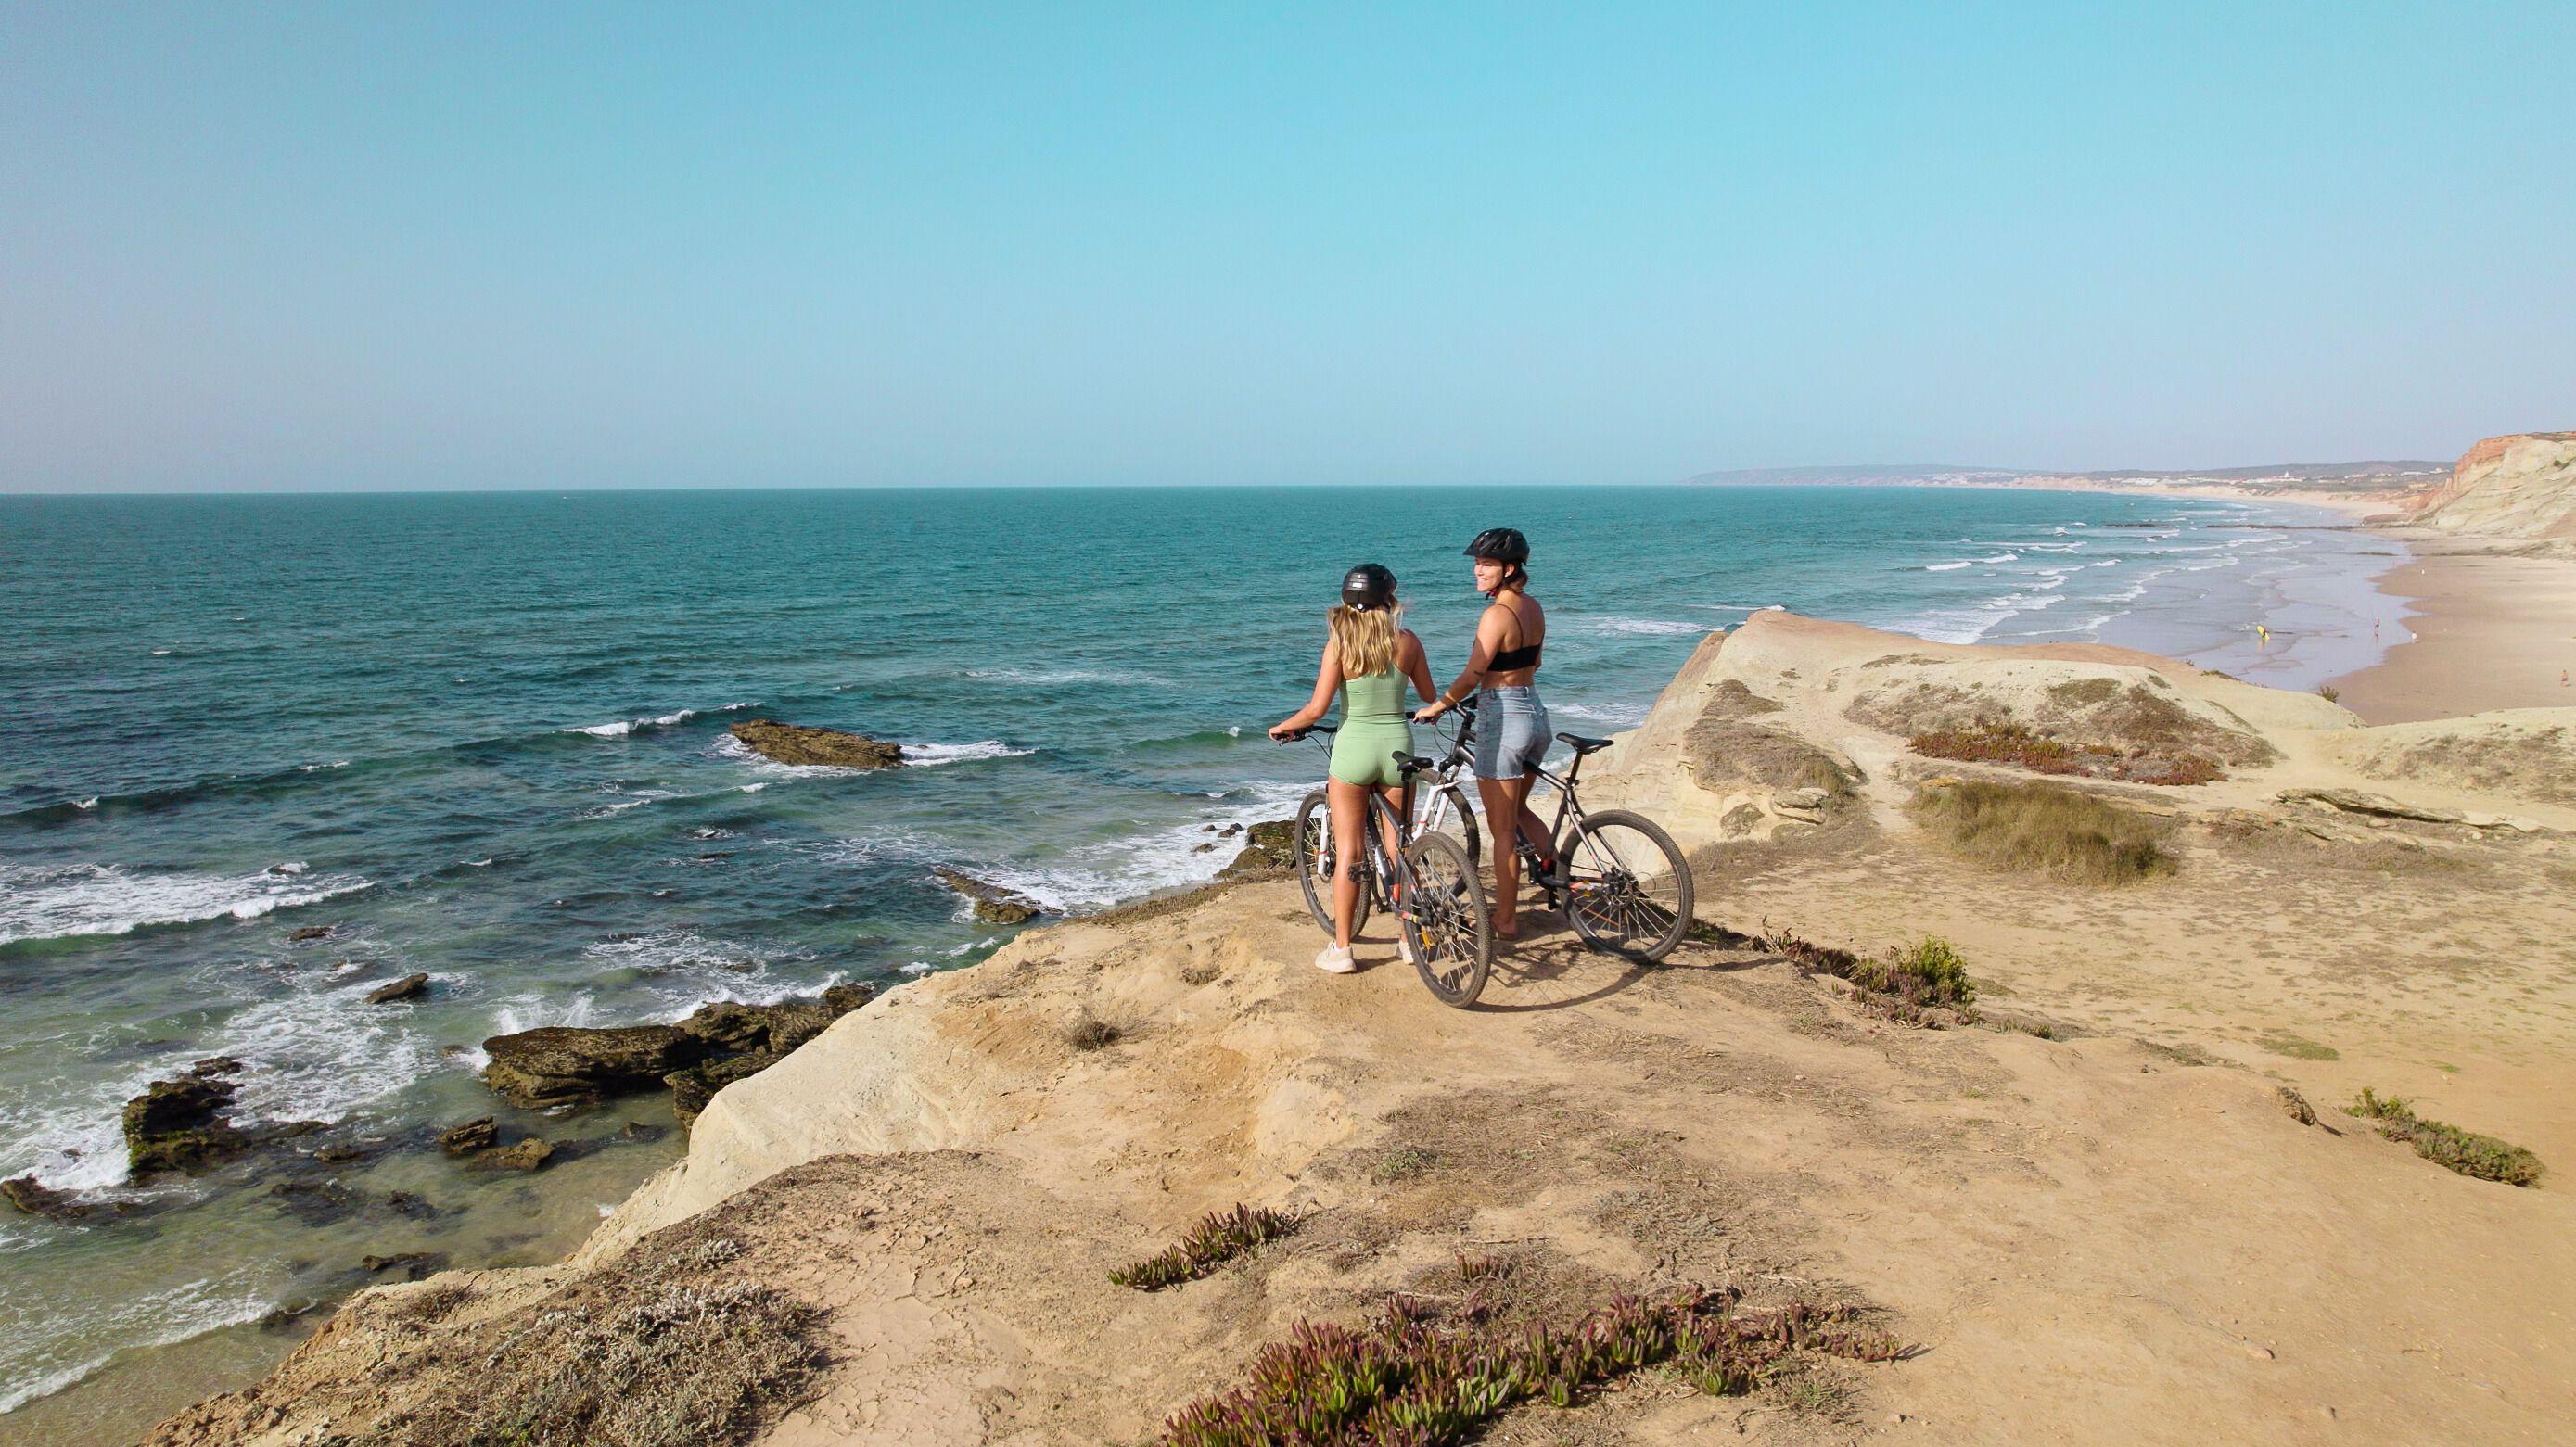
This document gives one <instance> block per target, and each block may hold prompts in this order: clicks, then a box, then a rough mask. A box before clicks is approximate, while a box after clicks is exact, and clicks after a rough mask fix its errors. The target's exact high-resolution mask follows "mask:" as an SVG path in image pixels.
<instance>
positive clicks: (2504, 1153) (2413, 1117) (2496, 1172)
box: [2343, 1085, 2541, 1186]
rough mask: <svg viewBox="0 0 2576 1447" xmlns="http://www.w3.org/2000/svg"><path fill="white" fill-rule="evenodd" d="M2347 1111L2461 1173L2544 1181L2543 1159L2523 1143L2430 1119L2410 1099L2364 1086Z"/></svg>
mask: <svg viewBox="0 0 2576 1447" xmlns="http://www.w3.org/2000/svg"><path fill="white" fill-rule="evenodd" d="M2343 1109H2344V1114H2346V1115H2355V1116H2359V1117H2361V1118H2362V1119H2364V1120H2367V1121H2370V1122H2371V1123H2373V1124H2375V1125H2377V1126H2378V1127H2379V1133H2380V1134H2381V1135H2384V1136H2386V1137H2388V1138H2389V1139H2390V1140H2393V1141H2404V1142H2405V1143H2406V1144H2408V1145H2410V1146H2413V1147H2414V1148H2415V1154H2417V1155H2419V1156H2422V1157H2423V1158H2424V1159H2426V1160H2428V1161H2431V1162H2432V1163H2434V1164H2435V1165H2437V1166H2442V1167H2445V1168H2447V1169H2450V1170H2454V1171H2457V1172H2459V1173H2460V1174H2461V1175H2464V1176H2475V1177H2477V1178H2478V1179H2479V1180H2481V1181H2502V1182H2504V1183H2505V1184H2506V1185H2508V1186H2528V1185H2532V1184H2534V1183H2536V1182H2538V1181H2539V1179H2540V1173H2541V1165H2540V1157H2538V1156H2536V1155H2533V1154H2532V1153H2531V1152H2529V1151H2527V1150H2525V1149H2523V1148H2522V1147H2520V1146H2518V1145H2514V1144H2512V1143H2511V1142H2508V1141H2500V1140H2497V1139H2496V1138H2495V1137H2494V1136H2491V1135H2479V1134H2478V1133H2477V1132H2475V1131H2466V1130H2462V1129H2460V1128H2459V1127H2458V1126H2455V1125H2451V1124H2449V1123H2447V1122H2445V1121H2438V1120H2426V1119H2424V1118H2423V1117H2422V1116H2419V1115H2417V1114H2416V1113H2415V1108H2414V1106H2413V1104H2412V1103H2411V1102H2409V1101H2406V1100H2403V1099H2401V1098H2399V1097H2397V1096H2393V1095H2381V1094H2379V1093H2378V1092H2376V1091H2374V1090H2372V1089H2371V1088H2370V1087H2369V1086H2366V1085H2365V1086H2363V1087H2362V1088H2361V1094H2360V1095H2359V1096H2356V1097H2355V1098H2354V1099H2353V1102H2352V1104H2350V1105H2347V1106H2345V1107H2344V1108H2343Z"/></svg>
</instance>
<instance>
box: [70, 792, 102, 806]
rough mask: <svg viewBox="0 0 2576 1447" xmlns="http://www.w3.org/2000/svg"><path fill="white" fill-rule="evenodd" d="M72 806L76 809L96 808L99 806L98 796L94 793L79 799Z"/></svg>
mask: <svg viewBox="0 0 2576 1447" xmlns="http://www.w3.org/2000/svg"><path fill="white" fill-rule="evenodd" d="M72 807H73V808H75V809H95V808H97V807H98V796H97V795H96V794H92V795H90V796H89V797H88V798H86V799H81V800H77V801H75V802H74V803H73V805H72Z"/></svg>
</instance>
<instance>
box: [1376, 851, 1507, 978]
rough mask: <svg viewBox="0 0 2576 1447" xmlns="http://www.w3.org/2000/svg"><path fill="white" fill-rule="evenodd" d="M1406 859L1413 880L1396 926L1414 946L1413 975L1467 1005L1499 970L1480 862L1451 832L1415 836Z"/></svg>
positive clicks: (1409, 885) (1409, 880)
mask: <svg viewBox="0 0 2576 1447" xmlns="http://www.w3.org/2000/svg"><path fill="white" fill-rule="evenodd" d="M1404 860H1405V873H1406V875H1407V876H1408V878H1407V880H1406V884H1405V891H1404V904H1403V905H1402V907H1400V908H1399V909H1398V910H1397V911H1396V924H1397V928H1398V929H1400V930H1401V931H1402V932H1403V935H1404V941H1405V943H1406V944H1408V945H1410V946H1411V947H1412V950H1413V969H1414V973H1416V974H1418V975H1420V976H1421V977H1422V983H1423V986H1424V988H1426V989H1428V990H1430V991H1431V998H1433V999H1435V1000H1438V1001H1439V1002H1440V1003H1441V1004H1443V1005H1448V1006H1452V1007H1454V1008H1456V1009H1460V1010H1463V1009H1466V1008H1467V1007H1468V1006H1470V1005H1473V1004H1475V1003H1476V997H1477V996H1478V995H1479V994H1481V993H1483V992H1484V988H1485V980H1486V978H1487V977H1488V976H1489V975H1491V974H1492V973H1493V968H1494V916H1493V912H1492V911H1491V910H1489V909H1487V908H1486V907H1485V891H1484V887H1483V886H1481V885H1479V884H1478V883H1477V882H1476V866H1475V865H1473V864H1471V863H1469V862H1468V859H1467V851H1465V850H1463V849H1461V848H1459V847H1458V842H1457V841H1456V840H1454V839H1451V838H1450V837H1449V836H1448V835H1446V834H1426V835H1424V836H1422V837H1421V838H1419V839H1416V840H1414V841H1413V842H1412V843H1411V844H1408V845H1406V846H1405V849H1404Z"/></svg>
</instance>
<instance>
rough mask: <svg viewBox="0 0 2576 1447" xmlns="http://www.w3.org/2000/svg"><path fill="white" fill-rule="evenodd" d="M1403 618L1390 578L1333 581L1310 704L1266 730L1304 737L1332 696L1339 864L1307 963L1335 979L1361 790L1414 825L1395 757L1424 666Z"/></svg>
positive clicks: (1345, 927) (1420, 692)
mask: <svg viewBox="0 0 2576 1447" xmlns="http://www.w3.org/2000/svg"><path fill="white" fill-rule="evenodd" d="M1403 618H1404V607H1403V605H1402V604H1400V603H1398V602H1396V600H1395V574H1393V573H1390V572H1388V571H1387V570H1386V569H1384V568H1382V567H1380V566H1378V565H1377V564H1375V563H1362V564H1360V565H1359V566H1358V567H1356V568H1353V569H1351V570H1350V572H1349V573H1348V574H1347V575H1345V576H1344V577H1343V579H1342V603H1341V606H1340V607H1338V608H1335V609H1334V610H1333V611H1332V612H1331V613H1329V614H1327V615H1326V630H1325V637H1324V661H1323V666H1322V667H1321V668H1319V669H1317V670H1316V673H1315V696H1314V697H1313V698H1310V699H1308V700H1306V706H1305V707H1304V708H1301V709H1299V710H1297V711H1296V712H1295V713H1292V714H1290V715H1288V717H1286V718H1284V719H1281V720H1280V721H1279V722H1278V724H1277V725H1275V726H1274V727H1272V729H1271V730H1270V736H1271V737H1272V738H1274V739H1284V738H1289V737H1292V736H1294V735H1296V734H1299V733H1303V732H1304V731H1305V730H1307V729H1309V728H1312V727H1314V726H1315V723H1316V721H1317V720H1319V719H1321V718H1323V716H1324V711H1325V710H1326V709H1328V708H1330V707H1332V704H1333V695H1334V694H1335V693H1336V692H1338V693H1340V694H1341V696H1342V726H1341V731H1340V732H1339V733H1337V734H1335V735H1334V736H1333V762H1332V769H1331V778H1330V780H1329V781H1328V782H1327V783H1326V784H1325V786H1324V792H1325V794H1326V796H1327V797H1328V798H1329V799H1330V800H1331V804H1332V810H1333V845H1334V857H1335V858H1336V859H1338V860H1339V861H1340V865H1339V867H1338V868H1336V869H1335V870H1334V871H1333V942H1332V943H1331V944H1330V945H1327V946H1326V947H1325V948H1324V951H1323V953H1321V954H1319V955H1317V956H1315V967H1316V968H1317V969H1320V970H1326V971H1330V972H1331V973H1333V974H1336V975H1347V974H1349V973H1350V972H1351V971H1352V970H1354V969H1356V968H1358V966H1357V965H1356V964H1355V963H1353V961H1352V959H1351V917H1352V915H1353V914H1355V913H1357V912H1358V906H1359V897H1360V881H1359V874H1358V872H1357V871H1358V870H1359V868H1360V860H1361V858H1362V857H1363V851H1362V849H1361V848H1360V838H1361V835H1360V831H1361V830H1363V829H1365V828H1367V827H1368V791H1369V790H1371V789H1376V790H1379V791H1380V792H1382V793H1383V794H1384V795H1385V796H1386V801H1387V803H1388V804H1389V805H1390V806H1391V807H1393V808H1394V809H1395V811H1396V817H1397V818H1399V819H1410V818H1412V817H1413V800H1412V798H1411V797H1410V794H1411V790H1410V789H1409V788H1408V787H1407V786H1406V785H1405V782H1404V775H1403V773H1402V772H1401V771H1399V770H1398V769H1397V768H1396V764H1395V756H1396V755H1398V754H1403V753H1410V752H1412V750H1413V729H1412V727H1411V726H1410V725H1408V724H1407V723H1406V722H1405V716H1406V715H1407V714H1408V713H1409V712H1411V710H1409V709H1407V708H1406V707H1405V703H1404V685H1405V683H1406V682H1407V681H1408V680H1409V681H1410V682H1411V683H1412V684H1413V692H1414V695H1415V696H1416V697H1417V698H1420V699H1423V700H1426V701H1427V700H1429V699H1430V697H1431V692H1432V683H1431V660H1430V659H1429V658H1427V657H1426V656H1424V654H1423V651H1422V640H1421V639H1419V638H1416V637H1414V636H1413V630H1412V629H1410V628H1407V627H1405V626H1404V624H1403ZM1402 847H1403V846H1402V843H1401V841H1399V840H1397V839H1394V838H1392V837H1390V838H1388V839H1387V841H1386V851H1387V853H1388V855H1390V856H1393V855H1394V854H1396V853H1397V852H1398V851H1399V850H1400V849H1401V848H1402Z"/></svg>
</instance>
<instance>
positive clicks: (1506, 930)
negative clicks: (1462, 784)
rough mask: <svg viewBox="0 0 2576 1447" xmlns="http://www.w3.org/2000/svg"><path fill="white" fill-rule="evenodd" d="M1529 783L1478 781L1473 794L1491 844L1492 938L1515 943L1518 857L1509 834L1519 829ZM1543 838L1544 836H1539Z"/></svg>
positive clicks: (1517, 934) (1522, 780)
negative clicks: (1481, 801) (1482, 803)
mask: <svg viewBox="0 0 2576 1447" xmlns="http://www.w3.org/2000/svg"><path fill="white" fill-rule="evenodd" d="M1529 788H1530V781H1529V779H1528V778H1526V777H1523V778H1518V779H1478V780H1477V781H1476V792H1477V793H1478V794H1480V795H1482V796H1483V797H1484V801H1485V830H1486V833H1487V834H1488V835H1489V836H1490V837H1491V838H1492V839H1493V841H1494V936H1495V938H1497V939H1506V940H1516V939H1519V938H1520V937H1521V924H1520V899H1521V856H1520V851H1519V850H1518V849H1516V848H1514V847H1513V844H1514V841H1513V838H1512V836H1513V834H1514V833H1515V832H1517V831H1518V829H1519V828H1520V826H1521V815H1522V814H1523V813H1524V812H1526V810H1525V808H1524V804H1523V801H1524V800H1526V799H1527V798H1528V797H1529ZM1542 837H1544V836H1542Z"/></svg>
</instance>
